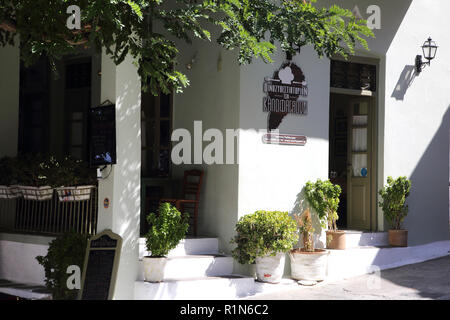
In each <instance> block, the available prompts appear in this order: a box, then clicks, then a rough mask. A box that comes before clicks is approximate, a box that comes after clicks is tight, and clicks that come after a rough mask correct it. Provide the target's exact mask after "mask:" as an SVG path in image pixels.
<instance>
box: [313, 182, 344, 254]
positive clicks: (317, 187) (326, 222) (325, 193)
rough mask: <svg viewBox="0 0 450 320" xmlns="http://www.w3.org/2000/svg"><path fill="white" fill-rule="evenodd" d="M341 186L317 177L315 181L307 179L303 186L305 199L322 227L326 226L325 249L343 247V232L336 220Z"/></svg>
mask: <svg viewBox="0 0 450 320" xmlns="http://www.w3.org/2000/svg"><path fill="white" fill-rule="evenodd" d="M340 194H341V187H340V186H338V185H335V184H332V183H331V182H330V181H329V180H326V181H322V180H320V179H318V180H317V181H316V182H315V183H312V182H310V181H308V182H307V183H306V186H305V195H306V200H307V201H308V203H309V204H310V205H311V207H312V208H313V209H314V210H315V211H316V213H317V214H318V216H319V220H320V221H321V223H322V227H323V228H325V227H327V231H326V247H327V249H340V250H342V249H345V247H346V244H345V232H344V231H339V230H338V229H337V225H336V221H337V220H338V219H339V216H338V214H337V209H338V207H339V195H340Z"/></svg>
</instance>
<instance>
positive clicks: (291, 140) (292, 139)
mask: <svg viewBox="0 0 450 320" xmlns="http://www.w3.org/2000/svg"><path fill="white" fill-rule="evenodd" d="M262 140H263V143H266V144H279V145H285V146H304V145H305V144H306V141H307V138H306V137H305V136H299V135H295V134H278V133H266V134H265V135H264V136H263V138H262Z"/></svg>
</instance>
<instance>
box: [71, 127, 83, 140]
mask: <svg viewBox="0 0 450 320" xmlns="http://www.w3.org/2000/svg"><path fill="white" fill-rule="evenodd" d="M82 141H83V123H82V122H72V134H71V141H70V144H72V145H81V144H83V143H82Z"/></svg>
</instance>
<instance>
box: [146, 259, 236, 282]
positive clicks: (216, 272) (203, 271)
mask: <svg viewBox="0 0 450 320" xmlns="http://www.w3.org/2000/svg"><path fill="white" fill-rule="evenodd" d="M232 273H233V258H232V257H229V256H224V255H186V256H179V257H172V256H170V257H168V261H167V264H166V267H165V273H164V279H189V278H198V277H212V276H224V275H228V274H232ZM138 280H144V263H143V261H142V260H140V261H139V275H138Z"/></svg>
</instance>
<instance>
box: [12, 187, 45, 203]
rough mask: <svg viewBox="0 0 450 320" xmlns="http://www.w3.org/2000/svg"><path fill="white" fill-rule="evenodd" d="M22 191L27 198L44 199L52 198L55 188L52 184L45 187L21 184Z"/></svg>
mask: <svg viewBox="0 0 450 320" xmlns="http://www.w3.org/2000/svg"><path fill="white" fill-rule="evenodd" d="M19 189H20V191H21V192H22V195H23V197H24V199H25V200H37V201H44V200H50V199H51V198H52V197H53V188H52V187H50V186H44V187H30V186H19Z"/></svg>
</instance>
